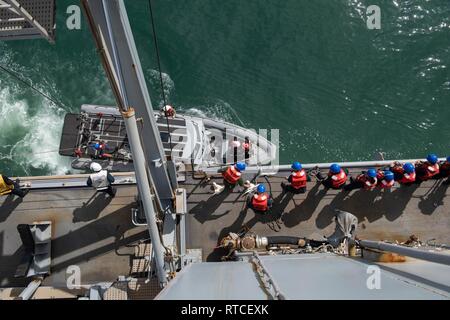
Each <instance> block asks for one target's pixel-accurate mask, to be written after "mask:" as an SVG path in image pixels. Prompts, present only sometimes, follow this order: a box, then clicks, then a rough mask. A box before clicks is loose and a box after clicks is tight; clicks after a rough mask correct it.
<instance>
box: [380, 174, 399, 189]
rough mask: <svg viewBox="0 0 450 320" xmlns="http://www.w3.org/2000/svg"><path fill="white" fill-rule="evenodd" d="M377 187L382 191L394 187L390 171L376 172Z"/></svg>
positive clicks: (392, 175)
mask: <svg viewBox="0 0 450 320" xmlns="http://www.w3.org/2000/svg"><path fill="white" fill-rule="evenodd" d="M377 180H378V187H380V188H382V189H390V188H392V187H393V186H394V184H395V180H394V173H393V172H392V171H390V170H385V171H382V170H378V172H377Z"/></svg>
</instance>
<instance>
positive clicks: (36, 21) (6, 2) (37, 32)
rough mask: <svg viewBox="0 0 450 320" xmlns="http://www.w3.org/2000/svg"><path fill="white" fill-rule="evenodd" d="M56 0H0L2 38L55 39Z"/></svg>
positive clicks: (0, 32) (0, 31) (0, 33)
mask: <svg viewBox="0 0 450 320" xmlns="http://www.w3.org/2000/svg"><path fill="white" fill-rule="evenodd" d="M55 5H56V4H55V0H21V1H17V0H0V40H20V39H34V38H44V39H46V40H47V41H49V42H50V43H54V40H55V27H56V21H55Z"/></svg>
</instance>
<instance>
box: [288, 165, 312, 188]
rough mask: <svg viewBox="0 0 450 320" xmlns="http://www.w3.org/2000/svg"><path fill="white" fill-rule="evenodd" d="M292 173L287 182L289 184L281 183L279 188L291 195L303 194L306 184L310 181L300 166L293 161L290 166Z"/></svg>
mask: <svg viewBox="0 0 450 320" xmlns="http://www.w3.org/2000/svg"><path fill="white" fill-rule="evenodd" d="M291 168H292V172H291V175H290V176H289V177H287V180H288V182H289V184H286V183H285V182H282V183H281V188H282V189H283V191H289V192H293V193H305V192H306V182H307V181H308V180H311V179H310V178H309V176H308V174H307V173H306V171H305V169H303V167H302V164H301V163H300V162H298V161H295V162H294V163H293V164H292V166H291Z"/></svg>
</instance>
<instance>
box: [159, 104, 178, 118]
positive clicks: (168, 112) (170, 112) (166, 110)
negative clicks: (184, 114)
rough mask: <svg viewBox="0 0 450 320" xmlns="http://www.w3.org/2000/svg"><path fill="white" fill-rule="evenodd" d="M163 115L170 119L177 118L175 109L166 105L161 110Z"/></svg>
mask: <svg viewBox="0 0 450 320" xmlns="http://www.w3.org/2000/svg"><path fill="white" fill-rule="evenodd" d="M161 114H162V115H163V116H165V117H168V118H175V115H176V112H175V109H174V107H172V106H171V105H168V104H166V105H165V106H164V107H162V108H161Z"/></svg>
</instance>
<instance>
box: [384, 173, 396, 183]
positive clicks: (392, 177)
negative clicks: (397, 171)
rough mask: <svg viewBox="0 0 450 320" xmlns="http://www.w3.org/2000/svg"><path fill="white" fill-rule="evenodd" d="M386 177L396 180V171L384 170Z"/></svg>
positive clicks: (387, 179) (388, 179)
mask: <svg viewBox="0 0 450 320" xmlns="http://www.w3.org/2000/svg"><path fill="white" fill-rule="evenodd" d="M384 179H386V181H392V180H394V173H393V172H392V171H384Z"/></svg>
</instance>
